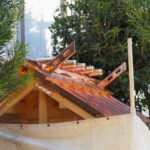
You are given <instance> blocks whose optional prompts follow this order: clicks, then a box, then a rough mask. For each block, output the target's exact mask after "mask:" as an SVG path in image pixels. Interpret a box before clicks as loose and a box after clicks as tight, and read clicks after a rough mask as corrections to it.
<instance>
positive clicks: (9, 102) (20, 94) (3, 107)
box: [0, 83, 34, 116]
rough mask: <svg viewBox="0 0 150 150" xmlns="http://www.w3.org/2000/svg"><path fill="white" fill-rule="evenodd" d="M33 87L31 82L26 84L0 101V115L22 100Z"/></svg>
mask: <svg viewBox="0 0 150 150" xmlns="http://www.w3.org/2000/svg"><path fill="white" fill-rule="evenodd" d="M33 89H34V85H33V83H30V84H28V85H27V86H26V87H25V88H24V89H22V90H19V91H17V92H16V93H15V94H12V95H10V96H9V97H8V98H6V99H5V100H3V102H2V103H0V116H2V115H3V114H4V113H6V112H7V111H8V110H9V109H10V108H11V107H13V106H14V105H15V104H16V103H18V102H19V101H20V100H22V99H23V98H24V97H25V96H26V95H27V94H28V93H30V92H31V91H32V90H33Z"/></svg>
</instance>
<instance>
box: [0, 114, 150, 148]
mask: <svg viewBox="0 0 150 150" xmlns="http://www.w3.org/2000/svg"><path fill="white" fill-rule="evenodd" d="M0 150H150V131H149V130H148V128H147V127H146V125H145V124H144V123H143V122H142V121H141V120H140V119H139V118H138V117H136V116H134V115H131V114H128V115H121V116H115V117H109V118H100V119H90V120H83V121H80V122H79V123H77V122H76V121H75V122H67V123H57V124H56V123H53V124H50V126H49V127H48V126H47V125H23V127H21V126H20V125H8V124H0Z"/></svg>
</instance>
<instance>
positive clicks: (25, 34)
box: [17, 0, 61, 59]
mask: <svg viewBox="0 0 150 150" xmlns="http://www.w3.org/2000/svg"><path fill="white" fill-rule="evenodd" d="M60 3H61V1H60V0H51V1H50V0H32V1H30V0H24V14H23V16H24V17H23V18H24V19H23V20H22V21H21V22H19V23H18V29H17V38H18V40H20V41H22V42H23V43H25V44H28V45H29V46H28V47H29V54H28V58H31V59H37V58H41V57H48V56H50V57H51V55H52V47H51V33H50V31H49V29H48V27H49V26H50V25H51V24H52V23H53V22H54V19H53V15H54V12H55V10H56V9H57V8H58V7H59V6H60Z"/></svg>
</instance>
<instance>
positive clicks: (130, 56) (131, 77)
mask: <svg viewBox="0 0 150 150" xmlns="http://www.w3.org/2000/svg"><path fill="white" fill-rule="evenodd" d="M128 64H129V65H128V66H129V84H130V111H131V113H133V114H135V113H136V110H135V101H134V71H133V54H132V38H128Z"/></svg>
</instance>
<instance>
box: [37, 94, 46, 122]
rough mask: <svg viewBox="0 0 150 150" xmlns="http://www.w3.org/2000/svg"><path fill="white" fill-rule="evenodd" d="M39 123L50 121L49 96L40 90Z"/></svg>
mask: <svg viewBox="0 0 150 150" xmlns="http://www.w3.org/2000/svg"><path fill="white" fill-rule="evenodd" d="M38 102H39V105H38V106H39V123H40V124H42V123H48V110H47V107H48V106H47V97H46V94H45V93H43V92H42V91H39V101H38Z"/></svg>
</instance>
